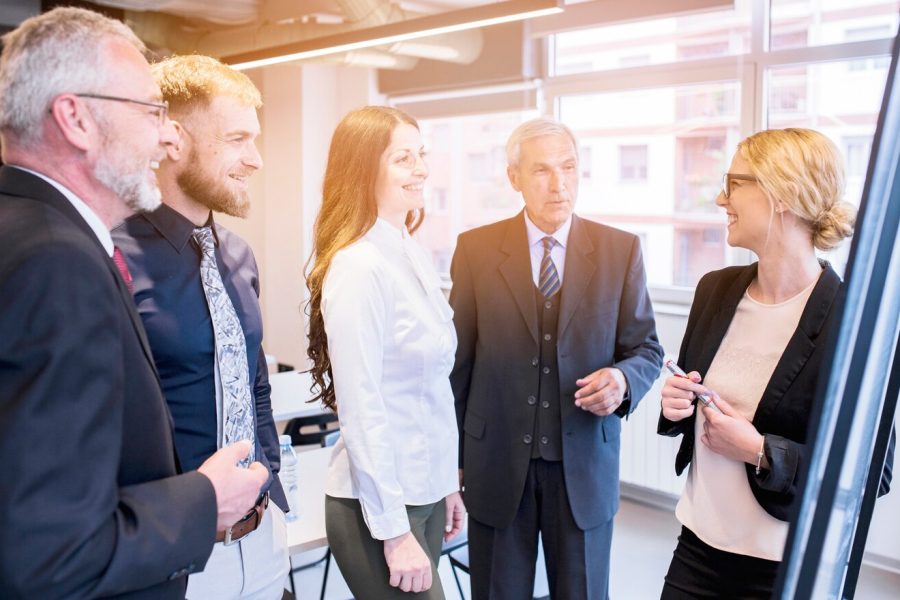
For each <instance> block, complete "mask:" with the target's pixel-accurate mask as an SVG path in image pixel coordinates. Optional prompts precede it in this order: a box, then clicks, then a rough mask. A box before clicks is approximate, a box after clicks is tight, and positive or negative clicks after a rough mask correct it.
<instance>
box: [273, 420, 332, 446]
mask: <svg viewBox="0 0 900 600" xmlns="http://www.w3.org/2000/svg"><path fill="white" fill-rule="evenodd" d="M337 430H338V418H337V415H336V414H334V413H322V414H319V415H309V416H307V417H296V418H294V419H291V420H290V421H288V423H287V425H285V427H284V434H285V435H289V436H291V444H292V445H294V446H306V445H309V444H315V445H317V446H325V445H326V444H325V438H326V436H328V434H330V433H334V432H335V431H337Z"/></svg>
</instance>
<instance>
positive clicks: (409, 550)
mask: <svg viewBox="0 0 900 600" xmlns="http://www.w3.org/2000/svg"><path fill="white" fill-rule="evenodd" d="M384 559H385V561H387V566H388V571H390V574H391V578H390V581H389V583H390V584H391V587H398V588H400V589H401V590H402V591H404V592H424V591H426V590H429V589H431V561H430V560H429V559H428V555H427V554H425V551H424V550H422V546H420V545H419V542H418V541H417V540H416V538H415V536H414V535H413V534H412V533H410V532H408V531H407V532H406V533H404V534H403V535H399V536H397V537H394V538H390V539H387V540H384Z"/></svg>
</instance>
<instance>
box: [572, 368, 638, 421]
mask: <svg viewBox="0 0 900 600" xmlns="http://www.w3.org/2000/svg"><path fill="white" fill-rule="evenodd" d="M575 385H577V386H578V387H579V388H580V389H579V390H578V391H577V392H575V406H578V407H580V408H582V409H583V410H586V411H589V412H591V413H593V414H595V415H597V416H599V417H605V416H607V415H610V414H612V413H613V412H615V410H616V409H617V408H619V405H621V404H622V401H623V400H624V399H625V392H626V391H627V390H628V383H627V381H626V380H625V374H624V373H622V371H620V370H619V369H616V368H614V367H604V368H603V369H598V370H597V371H594V372H593V373H591V374H590V375H588V376H587V377H582V378H581V379H579V380H578V381H576V382H575Z"/></svg>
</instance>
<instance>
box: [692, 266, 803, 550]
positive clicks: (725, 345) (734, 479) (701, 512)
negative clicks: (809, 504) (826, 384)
mask: <svg viewBox="0 0 900 600" xmlns="http://www.w3.org/2000/svg"><path fill="white" fill-rule="evenodd" d="M815 284H816V282H815V281H814V282H813V283H812V284H810V286H809V287H807V288H806V289H805V290H803V291H802V292H800V293H799V294H797V295H796V296H794V297H793V298H790V299H788V300H786V301H784V302H780V303H778V304H763V303H761V302H757V301H756V300H754V299H753V298H752V297H751V296H750V294H749V293H748V292H744V297H743V298H742V299H741V301H740V303H739V304H738V306H737V310H736V311H735V313H734V318H733V319H732V320H731V325H729V327H728V331H727V333H726V334H725V337H724V338H723V339H722V343H721V345H720V346H719V349H718V351H717V352H716V356H715V358H713V361H712V364H711V365H710V367H709V371H708V372H707V373H706V379H705V380H704V382H703V384H704V385H705V386H707V387H708V388H709V389H711V390H715V391H716V392H717V393H718V394H719V396H721V397H722V398H724V399H725V401H726V402H728V403H730V404H731V406H732V407H734V408H735V410H737V411H738V412H739V413H741V414H742V415H744V417H745V418H747V419H748V420H752V419H753V415H754V414H756V408H757V407H758V406H759V401H760V400H761V399H762V395H763V392H764V391H765V389H766V386H767V385H768V383H769V379H771V378H772V373H773V372H774V371H775V366H776V365H777V364H778V361H779V360H780V359H781V355H782V354H783V353H784V349H785V347H787V344H788V341H789V340H790V338H791V336H792V335H793V334H794V331H795V330H796V329H797V323H799V322H800V316H801V315H802V314H803V309H804V307H806V301H807V300H808V299H809V296H810V294H811V293H812V290H813V288H814V287H815ZM705 422H706V418H705V417H704V416H703V411H701V410H698V411H697V419H696V422H695V430H694V435H695V439H696V443H695V444H694V457H693V459H692V461H691V468H690V471H688V477H687V482H686V483H685V486H684V493H683V494H682V495H681V499H680V500H679V502H678V506H677V507H676V508H675V515H676V516H677V517H678V520H679V521H681V524H682V525H684V526H685V527H687V528H688V529H690V530H691V531H693V532H694V533H695V534H696V535H697V537H698V538H700V539H701V540H703V541H704V542H706V543H707V544H709V545H710V546H712V547H713V548H717V549H719V550H724V551H725V552H732V553H734V554H743V555H745V556H755V557H757V558H764V559H766V560H774V561H780V560H781V557H782V553H783V552H784V544H785V540H786V539H787V533H788V524H787V523H786V522H785V521H779V520H778V519H776V518H775V517H773V516H772V515H770V514H769V513H767V512H766V511H765V509H764V508H763V507H762V506H760V505H759V503H758V502H757V501H756V497H755V496H754V495H753V491H752V490H751V489H750V483H749V482H748V481H747V471H746V467H745V466H744V463H743V462H740V461H736V460H732V459H730V458H727V457H725V456H722V455H721V454H716V453H715V452H713V451H712V450H710V449H709V448H707V447H706V445H705V444H703V442H702V441H700V436H701V435H702V434H703V424H704V423H705Z"/></svg>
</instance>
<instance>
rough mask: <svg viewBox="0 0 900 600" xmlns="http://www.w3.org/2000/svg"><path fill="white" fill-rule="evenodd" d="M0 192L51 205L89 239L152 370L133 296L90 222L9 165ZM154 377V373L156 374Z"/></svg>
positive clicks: (37, 181) (1, 176)
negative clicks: (115, 288)
mask: <svg viewBox="0 0 900 600" xmlns="http://www.w3.org/2000/svg"><path fill="white" fill-rule="evenodd" d="M0 192H2V193H5V194H9V195H10V196H20V197H22V198H29V199H31V200H34V201H36V202H41V203H43V204H47V205H49V206H51V207H52V208H53V209H55V210H56V211H57V212H59V213H61V214H62V215H64V216H65V217H66V218H67V219H68V220H69V221H71V223H72V225H73V226H75V227H76V228H77V229H79V230H80V231H81V232H82V233H83V234H84V235H86V236H87V237H88V238H90V239H91V241H93V243H94V245H95V246H96V248H97V251H98V252H100V253H101V254H102V255H103V256H104V257H105V259H106V266H107V268H108V269H109V271H110V273H111V275H112V277H113V281H115V282H116V287H117V289H118V290H119V295H120V296H121V297H122V301H123V302H124V303H125V309H126V311H127V312H128V316H129V318H130V319H131V325H132V327H133V328H134V330H135V333H137V336H138V339H140V341H141V347H142V348H143V351H144V355H145V356H146V357H147V361H148V362H149V363H150V367H151V368H152V369H153V372H154V373H156V364H155V363H154V362H153V354H152V353H151V351H150V344H149V343H148V342H147V335H146V333H144V326H143V324H142V323H141V320H140V316H139V315H138V314H137V310H136V309H135V307H134V298H133V297H132V296H131V294H130V293H129V292H128V288H127V287H126V286H125V282H124V281H122V277H121V275H120V274H119V270H118V268H117V267H116V264H115V263H114V262H113V260H112V258H111V257H109V256H107V254H106V249H104V248H103V244H101V243H100V240H98V239H97V235H96V234H95V233H94V230H93V229H91V227H90V225H88V224H87V222H86V221H85V220H84V219H83V218H82V217H81V215H80V214H78V211H77V210H75V207H74V206H72V203H71V202H69V200H68V199H67V198H66V197H65V196H63V195H62V193H60V191H59V190H58V189H56V188H55V187H53V186H52V185H50V184H49V183H47V182H46V181H44V180H43V179H41V178H40V177H36V176H35V175H32V174H31V173H28V172H26V171H22V170H21V169H16V168H13V167H2V168H0ZM158 376H159V375H158V373H157V377H158Z"/></svg>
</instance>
